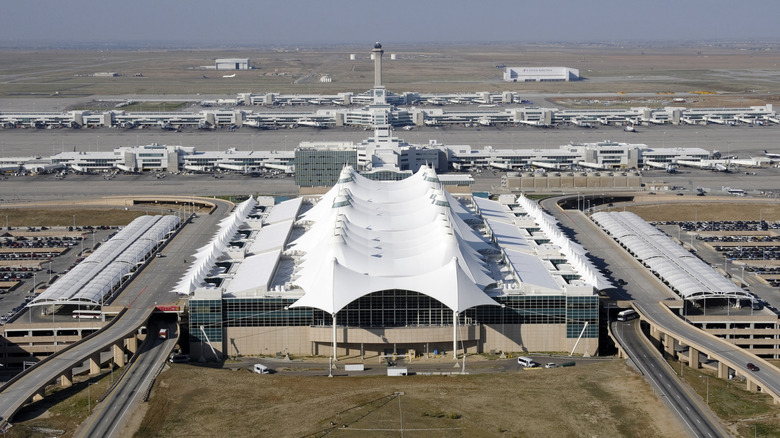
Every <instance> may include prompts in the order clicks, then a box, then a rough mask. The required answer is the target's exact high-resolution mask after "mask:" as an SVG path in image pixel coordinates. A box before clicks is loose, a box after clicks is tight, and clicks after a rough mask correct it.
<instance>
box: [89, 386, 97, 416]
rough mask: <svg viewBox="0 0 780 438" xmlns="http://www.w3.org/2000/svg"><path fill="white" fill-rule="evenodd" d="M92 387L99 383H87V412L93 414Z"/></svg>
mask: <svg viewBox="0 0 780 438" xmlns="http://www.w3.org/2000/svg"><path fill="white" fill-rule="evenodd" d="M92 385H97V382H95V383H91V382H87V412H92V392H91V391H90V387H91V386H92Z"/></svg>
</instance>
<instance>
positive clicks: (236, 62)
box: [214, 58, 252, 70]
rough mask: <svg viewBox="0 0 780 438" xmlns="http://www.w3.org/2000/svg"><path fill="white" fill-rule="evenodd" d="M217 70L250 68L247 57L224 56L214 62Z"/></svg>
mask: <svg viewBox="0 0 780 438" xmlns="http://www.w3.org/2000/svg"><path fill="white" fill-rule="evenodd" d="M214 65H215V67H216V69H217V70H251V69H252V67H250V66H249V58H225V59H217V60H216V62H215V64H214Z"/></svg>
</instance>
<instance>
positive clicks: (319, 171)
mask: <svg viewBox="0 0 780 438" xmlns="http://www.w3.org/2000/svg"><path fill="white" fill-rule="evenodd" d="M345 165H349V166H352V167H353V168H355V169H357V149H302V148H298V149H296V150H295V184H297V185H299V186H301V187H329V186H332V185H334V184H336V182H337V181H338V179H339V174H341V170H342V169H343V168H344V166H345Z"/></svg>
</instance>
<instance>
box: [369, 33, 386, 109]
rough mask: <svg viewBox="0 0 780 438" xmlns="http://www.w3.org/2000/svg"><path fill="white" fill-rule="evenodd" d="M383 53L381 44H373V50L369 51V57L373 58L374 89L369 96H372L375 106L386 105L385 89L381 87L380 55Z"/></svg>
mask: <svg viewBox="0 0 780 438" xmlns="http://www.w3.org/2000/svg"><path fill="white" fill-rule="evenodd" d="M384 53H385V51H384V50H382V45H381V44H379V43H376V44H374V50H372V51H371V57H372V58H374V88H373V89H372V90H371V94H372V95H373V96H374V104H375V105H382V104H386V103H387V100H386V96H385V87H384V86H383V85H382V55H384Z"/></svg>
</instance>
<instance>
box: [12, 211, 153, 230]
mask: <svg viewBox="0 0 780 438" xmlns="http://www.w3.org/2000/svg"><path fill="white" fill-rule="evenodd" d="M145 214H146V212H145V211H139V210H124V209H88V210H85V209H83V208H52V209H45V210H41V209H37V208H12V209H10V208H9V209H2V208H0V218H2V219H0V220H3V221H4V220H5V216H7V218H8V226H10V227H22V228H25V227H29V226H34V227H41V226H45V227H57V226H61V227H67V226H73V224H74V223H75V224H76V226H85V225H93V226H97V225H127V224H129V223H130V222H132V221H133V219H135V218H137V217H139V216H143V215H145ZM74 216H75V218H74ZM2 224H3V225H4V224H5V222H2Z"/></svg>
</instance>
